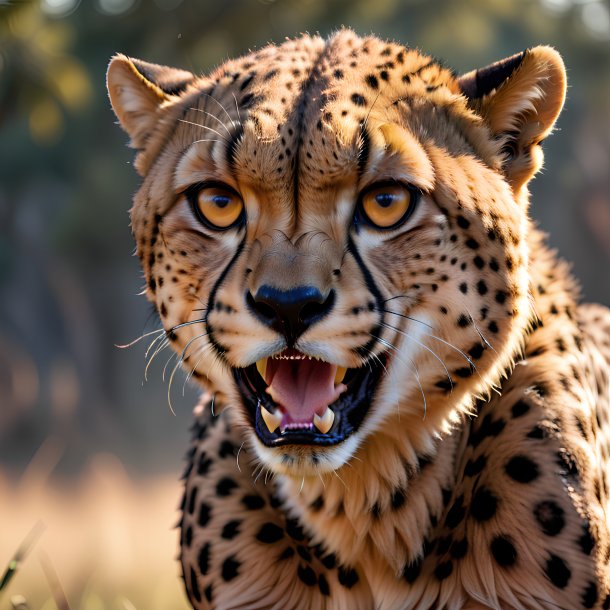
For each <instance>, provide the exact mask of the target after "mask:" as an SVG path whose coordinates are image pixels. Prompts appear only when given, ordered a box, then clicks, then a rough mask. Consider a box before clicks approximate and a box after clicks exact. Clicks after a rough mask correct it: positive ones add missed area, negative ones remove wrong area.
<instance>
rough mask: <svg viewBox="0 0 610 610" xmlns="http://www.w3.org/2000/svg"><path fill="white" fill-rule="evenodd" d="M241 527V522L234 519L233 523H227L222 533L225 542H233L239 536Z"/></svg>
mask: <svg viewBox="0 0 610 610" xmlns="http://www.w3.org/2000/svg"><path fill="white" fill-rule="evenodd" d="M240 525H241V520H239V519H233V521H228V522H227V523H225V525H224V527H223V528H222V533H221V534H220V535H221V537H222V538H224V539H225V540H233V538H235V536H237V534H239V526H240Z"/></svg>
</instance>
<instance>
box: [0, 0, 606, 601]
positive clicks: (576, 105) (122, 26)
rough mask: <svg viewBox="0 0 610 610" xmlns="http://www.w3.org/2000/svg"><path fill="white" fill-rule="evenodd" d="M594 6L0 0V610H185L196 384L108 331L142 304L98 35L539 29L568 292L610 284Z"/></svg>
mask: <svg viewBox="0 0 610 610" xmlns="http://www.w3.org/2000/svg"><path fill="white" fill-rule="evenodd" d="M609 9H610V5H609V3H608V0H465V1H461V2H455V0H375V1H374V2H373V1H371V0H275V1H274V0H223V1H222V2H220V1H218V2H213V1H207V0H206V1H204V0H200V1H195V0H154V1H153V0H146V1H144V0H140V1H138V0H82V1H79V0H42V2H40V1H29V2H28V1H25V0H12V1H10V0H9V1H7V0H4V1H3V0H0V609H4V608H13V607H15V608H17V607H21V608H23V609H25V608H26V607H29V608H44V610H49V609H53V608H56V607H58V608H61V609H62V610H63V608H73V609H75V608H85V609H86V610H102V609H104V608H112V609H124V610H132V609H133V608H138V609H143V610H148V609H159V610H161V609H163V610H171V609H174V608H176V609H178V608H186V602H185V599H184V595H183V593H182V587H181V583H180V581H179V577H178V574H179V570H178V565H177V563H176V562H175V560H174V557H175V555H176V550H177V536H176V535H175V531H174V530H172V526H173V523H174V522H175V521H176V520H177V512H176V507H177V505H178V501H179V498H180V489H179V483H178V478H179V475H180V469H181V461H182V456H183V454H184V452H185V449H186V443H187V439H188V426H189V421H190V412H191V409H192V406H193V404H194V402H195V400H196V392H195V391H194V390H193V389H192V388H189V387H186V388H185V389H183V379H184V378H181V379H180V381H179V382H175V383H174V385H173V387H172V391H171V396H172V405H173V408H174V411H175V415H174V414H172V412H171V410H170V408H169V406H168V399H167V394H168V391H167V382H164V381H163V379H162V377H163V368H164V366H165V363H166V362H167V358H168V357H169V354H168V353H167V352H165V353H164V354H161V355H160V356H159V357H158V358H157V359H156V362H155V363H153V365H152V366H151V368H150V370H149V372H148V381H145V379H144V368H145V359H144V355H145V350H146V347H147V346H148V344H149V342H150V339H149V340H143V341H141V342H139V343H137V344H136V345H134V346H133V347H130V348H127V349H119V348H117V347H116V345H117V344H126V343H129V342H131V341H132V340H134V339H136V338H137V337H139V336H140V335H141V334H142V333H145V332H148V331H150V330H153V329H155V328H158V327H159V322H158V320H157V318H156V317H155V316H154V314H152V313H151V310H150V308H149V307H148V306H147V304H146V302H145V299H144V297H142V296H138V293H139V292H140V289H141V287H142V278H141V275H140V271H139V268H138V264H137V261H136V259H135V258H134V257H133V256H132V253H133V243H132V239H131V234H130V231H129V227H128V216H127V211H128V209H129V207H130V196H131V194H132V193H133V192H134V191H135V190H136V188H137V184H138V178H137V177H136V175H135V172H134V171H133V169H132V167H131V165H130V163H131V160H132V157H133V154H132V151H130V150H129V149H128V148H127V147H126V141H127V138H126V136H125V135H124V134H123V133H122V132H121V131H120V129H119V128H118V127H117V126H116V125H115V118H114V116H113V114H112V112H111V110H110V105H109V103H108V99H107V95H106V91H105V87H104V78H105V71H106V66H107V64H108V60H109V58H110V57H111V56H112V55H113V54H114V53H115V52H119V51H120V52H123V53H126V54H128V55H132V56H135V57H140V58H143V59H146V60H148V61H152V62H157V63H167V64H171V65H176V66H180V67H184V68H187V69H189V70H192V71H194V72H205V71H207V70H209V69H211V68H212V67H214V66H215V65H217V64H218V63H220V62H222V61H223V60H224V59H226V58H228V57H231V56H234V55H239V54H241V53H244V52H246V51H247V50H248V49H250V48H256V47H260V46H262V45H264V44H265V43H266V42H268V41H281V40H282V39H283V38H284V37H285V36H294V35H297V34H298V33H300V32H305V31H307V32H317V31H318V32H320V33H321V34H323V35H327V34H329V33H330V32H332V30H333V29H336V28H337V27H339V26H340V25H347V26H350V27H352V28H354V29H355V30H356V31H357V32H358V33H360V34H368V33H376V34H378V35H380V36H382V37H386V38H393V39H396V40H399V41H401V42H403V43H406V44H409V45H411V46H418V47H421V48H422V49H424V50H425V51H428V52H430V53H432V54H434V55H435V56H437V57H440V58H444V59H445V60H446V62H447V64H449V65H451V66H452V67H454V68H455V69H456V70H458V71H460V72H461V71H467V70H470V69H471V68H473V67H478V66H482V65H485V64H487V63H490V62H492V61H495V60H497V59H501V58H503V57H505V56H508V55H511V54H513V53H515V52H517V51H519V50H522V49H524V48H526V47H528V46H531V45H535V44H540V43H545V44H551V45H554V46H555V47H556V48H557V49H558V50H559V51H560V52H561V53H562V55H563V57H564V59H565V62H566V65H567V68H568V74H569V82H570V89H569V93H568V101H567V105H566V108H565V110H564V113H563V114H562V116H561V118H560V120H559V125H558V130H557V132H556V133H555V135H554V136H553V137H552V138H550V139H549V140H547V142H546V143H545V153H546V167H547V169H546V170H545V171H544V172H543V173H542V174H541V175H540V176H539V177H538V178H537V179H536V180H535V181H534V183H533V187H532V190H533V206H532V213H533V215H534V217H535V218H536V219H537V221H538V223H539V224H540V226H541V227H542V228H543V229H544V230H545V231H548V232H549V233H550V242H551V244H552V245H553V246H555V247H557V248H558V249H559V250H560V252H561V254H562V255H563V256H564V257H565V258H567V259H568V260H570V261H572V262H573V263H574V270H575V273H576V275H577V277H578V278H579V279H580V281H581V284H582V290H583V295H584V297H585V298H586V299H587V300H592V301H599V302H602V303H606V304H609V303H610V271H609V267H610V105H609V103H608V100H609V99H610V10H609ZM169 366H170V367H172V366H173V363H172V362H170V364H169ZM166 379H167V376H166ZM16 553H17V556H16ZM15 557H17V559H20V560H21V561H19V562H18V565H16V566H13V569H12V570H10V571H9V577H8V579H9V582H8V583H7V582H6V581H5V583H4V584H2V572H3V571H4V569H5V567H6V566H9V563H10V562H11V560H12V559H15ZM19 604H22V606H19ZM23 604H27V606H26V605H23Z"/></svg>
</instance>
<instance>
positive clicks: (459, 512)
mask: <svg viewBox="0 0 610 610" xmlns="http://www.w3.org/2000/svg"><path fill="white" fill-rule="evenodd" d="M465 515H466V509H465V508H464V494H461V495H460V496H458V497H457V498H456V499H455V501H454V502H453V504H452V505H451V508H450V509H449V512H448V513H447V516H446V517H445V525H446V526H447V527H448V528H449V529H455V528H456V527H457V526H458V525H459V524H460V523H461V522H462V521H463V520H464V516H465Z"/></svg>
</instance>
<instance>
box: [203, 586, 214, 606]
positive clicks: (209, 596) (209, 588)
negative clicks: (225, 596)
mask: <svg viewBox="0 0 610 610" xmlns="http://www.w3.org/2000/svg"><path fill="white" fill-rule="evenodd" d="M203 594H204V595H205V598H206V599H207V600H208V601H209V602H211V601H212V584H211V583H210V584H209V585H208V586H207V587H206V588H205V589H204V590H203Z"/></svg>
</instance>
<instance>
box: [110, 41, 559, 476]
mask: <svg viewBox="0 0 610 610" xmlns="http://www.w3.org/2000/svg"><path fill="white" fill-rule="evenodd" d="M558 62H559V63H558ZM560 62H561V60H560V59H559V58H558V56H557V54H556V53H555V52H554V51H552V50H550V49H547V48H539V49H537V50H533V51H529V52H526V53H522V54H519V55H518V56H515V57H512V58H509V59H508V60H505V61H504V62H501V63H500V64H497V65H496V66H493V67H491V68H487V69H485V71H480V72H478V73H472V74H468V75H466V76H465V77H463V78H461V79H457V78H456V77H455V76H454V75H453V73H451V72H450V71H448V70H446V69H444V68H442V67H441V66H440V65H438V64H437V63H436V62H434V61H433V60H431V59H430V58H429V57H426V56H423V55H421V54H420V53H419V52H416V51H414V50H410V49H405V48H404V47H401V46H398V45H394V44H388V43H385V42H383V41H380V40H378V39H375V38H367V39H360V38H358V37H357V36H355V35H354V34H353V33H351V32H347V31H342V32H339V33H338V34H337V35H336V36H335V37H334V38H332V39H330V40H329V41H323V40H321V39H319V38H309V37H304V38H302V39H299V40H295V41H288V42H286V43H284V44H283V45H281V46H279V47H275V46H270V47H267V48H265V49H263V50H262V51H259V52H258V53H254V54H251V55H248V56H246V57H244V58H242V59H239V60H235V61H229V62H227V63H225V64H224V65H222V66H221V67H220V68H218V69H217V70H216V71H215V72H214V73H213V74H211V75H210V76H209V77H195V76H194V75H193V74H191V73H188V72H183V71H179V70H173V69H170V68H165V67H161V66H156V65H152V64H146V63H144V62H140V61H136V60H130V59H128V58H126V57H123V56H119V57H117V58H115V59H114V60H113V62H112V63H111V66H110V69H109V74H108V86H109V92H110V97H111V101H112V104H113V107H114V109H115V111H116V113H117V116H118V117H119V120H120V121H121V124H122V125H123V127H124V128H125V129H126V130H127V132H128V133H129V135H130V136H131V138H132V145H133V146H134V147H135V148H137V149H138V151H139V152H138V155H137V157H136V163H135V165H136V168H137V170H138V171H139V172H140V174H142V175H143V176H144V181H143V184H142V187H141V188H140V190H139V192H138V193H137V194H136V197H135V200H134V208H133V210H132V224H133V230H134V234H135V237H136V241H137V247H138V254H139V256H140V258H141V260H142V265H143V268H144V272H145V275H146V278H147V294H148V296H149V298H150V299H151V300H152V301H153V302H154V303H155V304H156V306H157V308H158V311H159V313H160V316H161V319H162V321H163V325H164V328H165V329H166V333H167V337H168V339H169V340H170V341H171V342H172V343H173V347H174V348H175V349H176V350H177V352H178V353H179V354H180V356H181V362H182V363H183V365H184V367H185V368H186V370H187V372H188V373H189V375H192V376H193V377H194V378H195V379H197V380H198V381H199V382H200V383H201V384H202V385H203V386H204V387H205V388H207V389H208V390H210V391H212V392H213V393H215V395H216V396H217V398H218V402H221V403H223V404H224V405H229V406H230V407H231V408H232V409H233V412H234V418H233V421H234V422H235V423H236V425H241V426H242V427H243V428H244V430H245V432H246V435H247V438H249V439H250V441H251V442H252V444H253V445H254V447H255V448H256V451H257V453H258V455H259V457H260V458H261V459H262V460H263V461H264V462H265V463H266V464H267V465H268V466H270V467H271V468H273V469H275V470H276V471H279V472H288V473H291V474H298V475H302V474H316V473H318V472H320V471H325V470H334V469H337V468H339V467H340V466H342V465H343V464H344V463H346V462H347V461H348V460H349V459H350V458H351V457H352V456H353V455H354V453H355V452H356V451H357V450H358V448H359V446H361V445H362V444H363V443H371V442H394V441H396V439H399V441H396V442H400V443H403V444H404V443H408V442H411V443H412V444H413V445H414V446H419V448H420V450H423V451H424V452H425V451H429V450H430V447H431V443H433V442H435V440H434V439H438V438H439V437H441V436H442V434H443V432H445V431H447V430H449V429H450V427H451V425H452V422H455V421H456V419H457V418H458V417H459V416H460V414H461V413H462V412H464V411H467V410H468V409H469V408H470V405H471V403H470V397H471V396H472V395H475V394H477V393H481V392H486V391H489V389H490V388H491V387H492V385H493V383H495V382H496V381H497V379H498V377H499V375H500V374H501V373H502V372H503V370H504V368H505V367H506V366H507V363H508V361H509V360H510V357H511V356H512V355H513V354H514V352H515V350H516V349H517V348H518V344H519V341H520V340H521V337H522V335H523V330H524V328H525V327H526V325H527V324H528V323H529V321H530V318H531V312H530V311H529V307H528V285H527V279H526V277H527V274H526V266H527V257H528V251H527V245H526V240H525V237H526V232H527V219H526V211H525V208H526V196H527V193H526V190H525V185H526V183H527V180H528V179H529V177H530V176H531V175H532V174H533V172H534V171H535V170H536V169H537V167H538V166H539V164H540V161H541V159H540V149H539V146H538V143H539V142H540V140H541V139H542V138H543V137H544V136H545V135H546V134H547V133H548V131H549V130H550V129H551V126H552V123H553V121H554V119H555V117H556V116H557V113H558V112H559V109H560V107H561V102H562V100H563V89H562V87H564V85H565V83H564V82H563V80H562V76H561V75H562V74H563V72H562V69H563V68H562V67H561V65H560ZM426 443H428V444H426Z"/></svg>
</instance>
